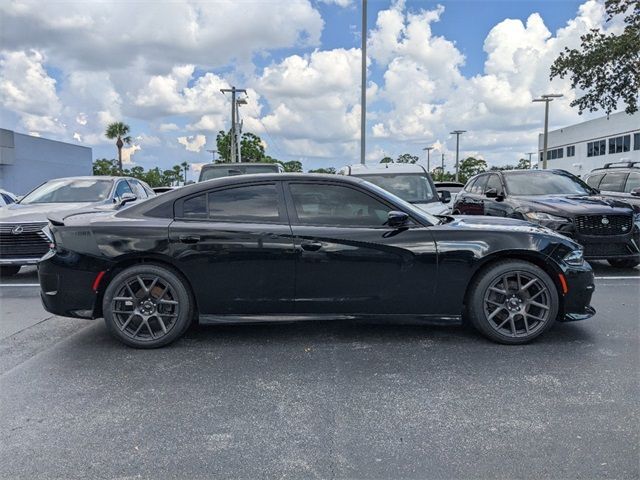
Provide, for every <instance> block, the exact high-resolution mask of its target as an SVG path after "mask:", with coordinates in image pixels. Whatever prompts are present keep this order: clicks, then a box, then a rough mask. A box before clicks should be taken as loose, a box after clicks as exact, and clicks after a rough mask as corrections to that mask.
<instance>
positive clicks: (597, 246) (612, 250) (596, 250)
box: [584, 243, 634, 258]
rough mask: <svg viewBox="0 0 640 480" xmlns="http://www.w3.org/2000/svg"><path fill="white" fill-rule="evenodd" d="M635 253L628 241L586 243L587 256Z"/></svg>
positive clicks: (585, 254) (585, 251)
mask: <svg viewBox="0 0 640 480" xmlns="http://www.w3.org/2000/svg"><path fill="white" fill-rule="evenodd" d="M633 253H634V252H633V251H632V250H631V248H629V246H628V245H627V244H626V243H591V244H586V245H584V256H585V258H590V257H591V258H592V257H606V256H608V255H611V256H616V255H631V254H633Z"/></svg>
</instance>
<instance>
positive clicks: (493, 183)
mask: <svg viewBox="0 0 640 480" xmlns="http://www.w3.org/2000/svg"><path fill="white" fill-rule="evenodd" d="M490 188H493V189H495V191H496V192H497V193H501V192H502V183H501V182H500V177H498V175H489V180H487V186H486V187H485V190H484V191H485V192H486V191H487V190H489V189H490Z"/></svg>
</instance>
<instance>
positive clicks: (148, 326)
mask: <svg viewBox="0 0 640 480" xmlns="http://www.w3.org/2000/svg"><path fill="white" fill-rule="evenodd" d="M144 323H145V324H146V325H147V330H149V334H150V335H151V338H156V336H155V335H154V334H153V329H152V328H151V325H149V320H147V321H146V322H144Z"/></svg>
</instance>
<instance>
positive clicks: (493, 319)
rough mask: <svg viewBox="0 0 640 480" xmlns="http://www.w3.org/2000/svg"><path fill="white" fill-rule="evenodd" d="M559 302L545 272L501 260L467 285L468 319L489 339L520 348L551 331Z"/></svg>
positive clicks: (556, 293) (550, 280) (556, 290)
mask: <svg viewBox="0 0 640 480" xmlns="http://www.w3.org/2000/svg"><path fill="white" fill-rule="evenodd" d="M532 282H533V283H532ZM505 283H506V288H505ZM527 285H530V286H529V287H528V288H527V289H526V290H523V288H522V287H525V286H527ZM500 292H504V293H500ZM559 303H560V302H559V295H558V289H557V287H556V285H555V284H554V283H553V280H552V279H551V277H549V275H547V273H546V272H545V271H544V270H542V269H541V268H539V267H537V266H536V265H534V264H532V263H529V262H525V261H522V260H504V261H501V262H497V263H494V264H491V265H489V266H487V267H486V268H485V269H484V270H483V271H482V272H480V274H479V275H478V276H477V277H476V278H475V279H474V281H473V282H472V284H471V285H470V286H469V297H468V299H467V317H468V319H469V321H470V322H471V324H472V325H473V326H474V327H475V328H476V329H477V330H478V331H479V332H480V333H481V334H482V335H484V336H485V337H487V338H489V339H490V340H493V341H494V342H498V343H503V344H507V345H520V344H523V343H528V342H530V341H532V340H533V339H534V338H536V337H538V336H539V335H542V334H543V333H544V332H545V331H547V330H548V329H549V328H551V326H552V325H553V323H554V322H555V319H556V317H557V315H558V309H559Z"/></svg>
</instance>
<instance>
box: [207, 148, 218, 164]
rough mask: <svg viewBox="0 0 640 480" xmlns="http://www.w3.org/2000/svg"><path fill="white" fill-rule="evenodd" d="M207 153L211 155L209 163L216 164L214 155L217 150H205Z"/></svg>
mask: <svg viewBox="0 0 640 480" xmlns="http://www.w3.org/2000/svg"><path fill="white" fill-rule="evenodd" d="M207 152H209V153H210V154H211V157H212V158H211V163H215V162H216V153H218V150H207Z"/></svg>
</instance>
